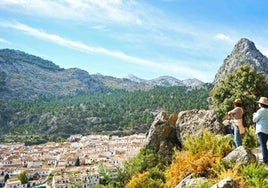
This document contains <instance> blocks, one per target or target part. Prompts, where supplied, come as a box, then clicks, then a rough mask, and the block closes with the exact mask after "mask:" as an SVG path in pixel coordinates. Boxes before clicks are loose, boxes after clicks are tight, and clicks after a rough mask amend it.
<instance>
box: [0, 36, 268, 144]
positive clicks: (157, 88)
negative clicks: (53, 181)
mask: <svg viewBox="0 0 268 188" xmlns="http://www.w3.org/2000/svg"><path fill="white" fill-rule="evenodd" d="M246 63H247V64H250V65H251V66H252V67H254V68H255V69H256V70H257V71H259V72H264V73H265V74H266V75H268V59H267V57H265V56H264V55H263V54H262V53H261V52H260V51H259V50H258V49H257V48H256V46H255V44H254V43H253V42H252V41H249V40H248V39H245V38H243V39H241V40H239V41H238V42H237V43H236V44H235V46H234V49H233V51H232V53H231V54H230V55H228V56H227V57H226V59H224V61H223V64H222V66H221V67H220V68H219V70H218V72H217V74H216V75H215V79H214V81H213V84H219V83H220V80H222V79H224V77H225V75H226V74H228V73H231V72H233V71H235V70H236V69H237V68H238V67H239V66H240V65H242V64H246ZM172 86H179V87H172ZM212 88H213V85H212V84H211V83H203V82H201V81H199V80H197V79H188V80H178V79H176V78H173V77H170V76H162V77H159V78H155V79H152V80H144V79H141V78H138V77H136V76H134V75H128V76H126V77H125V78H115V77H112V76H105V75H101V74H93V75H90V74H89V73H88V72H86V71H84V70H81V69H78V68H70V69H63V68H60V67H59V66H58V65H56V64H54V63H53V62H51V61H48V60H44V59H42V58H40V57H37V56H34V55H30V54H27V53H25V52H22V51H18V50H11V49H3V50H0V142H1V141H10V140H12V141H14V139H19V138H20V137H19V136H22V137H23V138H22V139H25V138H27V139H29V140H31V143H40V142H43V141H47V140H56V139H59V138H61V137H64V138H66V137H68V136H69V135H71V134H90V133H94V132H101V133H107V134H110V133H112V134H115V133H120V134H130V133H137V132H145V131H146V130H148V127H149V124H150V123H151V122H152V120H153V117H154V115H155V114H157V113H159V111H162V110H166V111H167V112H170V113H174V112H180V111H183V110H189V109H206V108H208V103H207V102H208V101H207V99H208V97H209V92H210V91H211V89H212ZM91 94H92V95H91ZM10 99H15V100H10ZM36 99H38V100H36ZM8 135H9V136H11V137H12V138H9V136H8ZM29 135H38V136H29ZM33 140H35V141H33ZM17 141H21V140H17Z"/></svg>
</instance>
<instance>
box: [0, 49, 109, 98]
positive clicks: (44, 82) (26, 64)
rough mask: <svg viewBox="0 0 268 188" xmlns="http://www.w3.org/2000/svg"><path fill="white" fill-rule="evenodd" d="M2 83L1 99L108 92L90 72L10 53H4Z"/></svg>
mask: <svg viewBox="0 0 268 188" xmlns="http://www.w3.org/2000/svg"><path fill="white" fill-rule="evenodd" d="M0 80H2V83H1V84H2V85H0V86H1V87H0V92H1V93H0V94H1V97H3V98H19V99H23V100H32V99H36V98H38V97H39V96H50V95H54V96H55V95H56V96H66V95H73V94H75V93H76V92H77V91H82V92H89V93H90V92H100V91H104V90H107V88H106V87H105V86H104V85H103V84H102V83H101V82H98V81H97V80H95V79H94V78H93V77H92V76H90V75H89V74H88V73H87V72H86V71H83V70H81V69H77V68H72V69H61V68H59V67H58V66H57V65H55V64H53V63H52V62H50V61H47V60H43V59H41V58H39V57H36V56H32V55H29V54H26V53H24V52H20V51H15V50H8V49H6V50H0ZM1 88H5V89H2V90H1Z"/></svg>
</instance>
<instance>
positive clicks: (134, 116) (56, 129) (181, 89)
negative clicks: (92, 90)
mask: <svg viewBox="0 0 268 188" xmlns="http://www.w3.org/2000/svg"><path fill="white" fill-rule="evenodd" d="M211 89H212V85H211V84H205V85H204V86H202V87H199V88H190V87H185V86H174V87H167V88H165V87H157V88H155V89H152V90H149V91H132V92H129V91H125V90H113V91H111V92H109V93H101V94H100V93H98V94H90V95H89V94H79V95H75V96H71V97H46V98H45V97H43V98H40V99H39V100H35V101H31V102H29V101H20V100H14V99H9V100H7V99H2V100H1V101H0V115H1V118H0V121H1V122H0V123H1V125H2V126H1V127H0V133H1V137H0V142H11V141H15V142H25V143H26V145H28V144H38V143H43V142H47V141H63V140H65V139H66V138H67V137H69V136H70V135H72V134H82V135H85V134H110V135H111V134H112V135H120V136H122V135H129V134H133V133H145V132H146V131H147V130H148V129H149V127H150V124H151V123H152V121H153V120H154V117H155V115H156V114H157V113H158V112H159V111H166V112H168V113H178V112H180V111H183V110H189V109H208V97H209V91H210V90H211Z"/></svg>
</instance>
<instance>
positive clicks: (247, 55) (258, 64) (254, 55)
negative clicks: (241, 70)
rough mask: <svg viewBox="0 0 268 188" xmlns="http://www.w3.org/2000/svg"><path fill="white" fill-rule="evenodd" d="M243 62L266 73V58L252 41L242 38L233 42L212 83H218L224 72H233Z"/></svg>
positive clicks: (267, 70) (267, 65)
mask: <svg viewBox="0 0 268 188" xmlns="http://www.w3.org/2000/svg"><path fill="white" fill-rule="evenodd" d="M243 64H249V65H250V66H252V67H253V68H254V69H255V70H256V71H257V72H263V73H265V74H266V75H268V58H267V57H266V56H264V55H263V54H262V53H261V52H260V51H259V50H258V49H257V48H256V46H255V44H254V42H252V41H250V40H248V39H246V38H242V39H240V40H239V41H238V42H237V43H236V44H235V46H234V49H233V51H232V52H231V54H230V55H228V56H227V57H226V58H225V59H224V62H223V64H222V65H221V67H220V68H219V70H218V72H217V74H216V75H215V78H214V81H213V83H214V84H217V83H219V82H220V80H222V79H224V76H225V75H226V74H228V73H232V72H234V71H235V70H236V69H237V68H238V67H239V66H240V65H243Z"/></svg>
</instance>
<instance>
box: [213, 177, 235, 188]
mask: <svg viewBox="0 0 268 188" xmlns="http://www.w3.org/2000/svg"><path fill="white" fill-rule="evenodd" d="M233 187H237V186H236V185H235V181H234V180H233V179H232V178H230V177H228V178H225V179H223V180H221V181H220V182H218V183H216V184H214V185H213V186H212V187H211V188H233Z"/></svg>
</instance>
